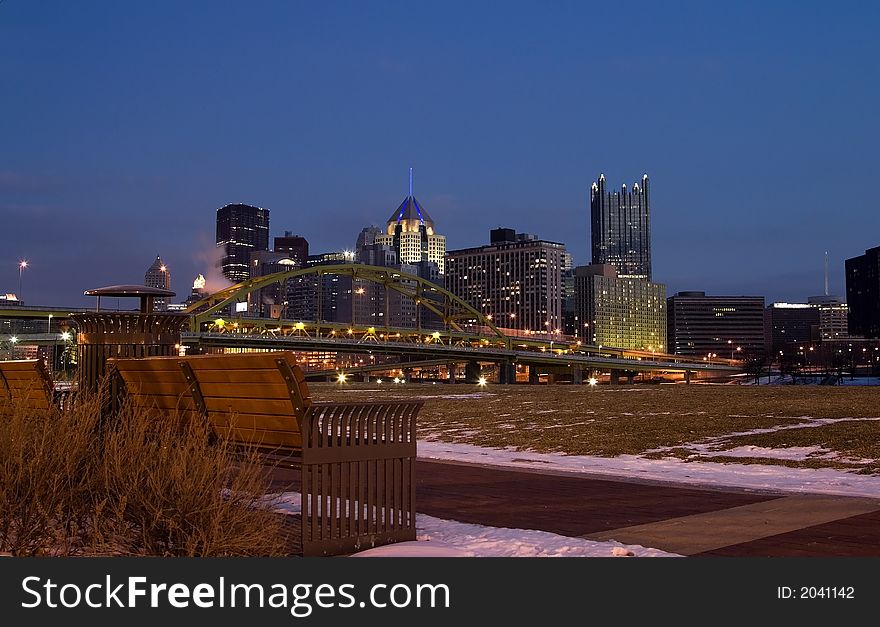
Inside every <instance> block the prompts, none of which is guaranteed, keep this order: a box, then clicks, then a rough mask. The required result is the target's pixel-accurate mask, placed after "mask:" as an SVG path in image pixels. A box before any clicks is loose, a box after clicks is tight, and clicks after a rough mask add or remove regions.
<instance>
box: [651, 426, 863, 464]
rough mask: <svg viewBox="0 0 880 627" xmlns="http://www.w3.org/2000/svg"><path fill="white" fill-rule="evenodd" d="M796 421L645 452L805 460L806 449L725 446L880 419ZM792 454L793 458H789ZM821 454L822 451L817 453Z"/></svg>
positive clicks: (832, 454) (833, 456) (829, 453)
mask: <svg viewBox="0 0 880 627" xmlns="http://www.w3.org/2000/svg"><path fill="white" fill-rule="evenodd" d="M795 419H797V420H800V421H801V422H796V423H791V424H784V425H773V426H772V427H762V428H759V429H749V430H747V431H734V432H733V433H725V434H723V435H718V436H713V437H709V438H705V439H703V440H700V441H699V442H686V443H684V444H678V445H676V446H674V447H671V446H661V447H658V448H653V449H649V450H647V451H645V453H664V452H666V451H670V450H672V449H673V448H675V449H682V448H686V449H689V450H692V451H694V452H695V453H697V454H699V455H708V456H712V455H715V456H718V455H726V454H727V453H728V452H729V451H733V450H737V449H741V448H751V449H754V450H765V451H773V452H778V453H779V454H778V455H774V454H769V453H767V454H763V455H733V456H734V457H773V458H775V459H793V460H798V459H799V460H803V459H807V457H798V456H797V455H798V454H799V453H798V451H799V450H800V448H805V447H787V448H785V447H783V448H776V449H761V447H758V446H754V447H737V448H736V449H733V448H731V449H726V450H725V449H724V446H725V445H726V444H727V443H728V442H729V441H730V440H731V438H737V437H742V436H749V435H764V434H767V433H776V432H778V431H786V430H788V429H809V428H812V427H823V426H825V425H830V424H836V423H841V422H861V421H868V422H871V421H876V420H880V418H876V417H875V418H813V417H812V416H796V417H795ZM787 452H790V454H791V455H793V456H788V455H789V453H787ZM816 452H820V451H816ZM821 452H823V453H827V455H824V456H823V459H837V460H839V461H845V460H846V459H847V458H844V457H842V456H840V455H839V454H838V453H835V452H834V451H830V450H827V449H822V451H821ZM805 454H809V452H805ZM871 461H873V460H857V461H856V462H855V463H860V464H861V463H870V462H871Z"/></svg>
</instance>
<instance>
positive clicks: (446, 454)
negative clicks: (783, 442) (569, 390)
mask: <svg viewBox="0 0 880 627" xmlns="http://www.w3.org/2000/svg"><path fill="white" fill-rule="evenodd" d="M418 450H419V457H421V458H425V459H440V460H450V461H460V462H471V463H477V464H489V465H493V466H510V467H514V468H530V469H541V470H553V471H563V472H575V473H586V474H594V475H606V476H611V477H625V478H632V479H645V480H649V481H663V482H672V483H684V484H692V485H709V486H713V485H714V486H727V487H740V488H749V489H753V490H766V491H773V492H812V493H822V494H839V495H845V496H866V497H874V498H880V476H874V475H858V474H855V473H852V472H847V471H845V470H837V469H834V468H788V467H785V466H778V465H773V466H771V465H762V464H732V463H726V464H721V463H717V462H704V461H687V462H686V461H683V460H681V459H678V458H674V457H664V458H662V459H646V458H644V457H641V456H639V455H618V456H617V457H594V456H589V455H564V454H561V453H534V452H528V451H513V450H510V449H509V448H508V449H489V448H481V447H479V446H474V445H472V444H450V443H447V442H427V441H422V440H419V443H418Z"/></svg>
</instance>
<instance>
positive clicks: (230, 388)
mask: <svg viewBox="0 0 880 627" xmlns="http://www.w3.org/2000/svg"><path fill="white" fill-rule="evenodd" d="M199 388H200V389H201V390H202V396H204V397H205V399H208V398H243V399H245V398H253V399H261V398H262V399H275V400H286V401H287V403H288V405H290V391H289V390H288V389H287V385H285V384H284V383H283V382H274V383H203V382H202V381H201V380H199ZM288 411H289V407H288Z"/></svg>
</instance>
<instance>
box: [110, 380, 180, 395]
mask: <svg viewBox="0 0 880 627" xmlns="http://www.w3.org/2000/svg"><path fill="white" fill-rule="evenodd" d="M125 384H126V387H127V389H128V391H129V394H132V395H139V396H180V395H186V396H189V385H188V384H187V382H186V380H185V379H184V378H183V376H182V375H181V377H180V381H152V380H151V379H148V378H144V379H140V380H137V379H133V380H125Z"/></svg>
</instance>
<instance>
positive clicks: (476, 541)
mask: <svg viewBox="0 0 880 627" xmlns="http://www.w3.org/2000/svg"><path fill="white" fill-rule="evenodd" d="M272 505H273V509H274V510H275V511H276V512H279V513H284V514H299V513H300V511H301V497H300V493H299V492H285V493H283V494H280V495H277V497H275V498H273V499H272ZM416 537H417V539H418V541H417V542H401V543H397V544H393V545H389V546H384V547H377V548H375V549H369V550H367V551H363V552H361V553H359V554H357V556H361V557H617V556H626V555H632V556H635V557H679V556H678V555H676V554H675V553H667V552H665V551H661V550H659V549H651V548H645V547H643V546H639V545H628V544H621V543H620V542H614V541H608V542H597V541H593V540H585V539H583V538H570V537H568V536H560V535H557V534H555V533H548V532H546V531H535V530H532V529H508V528H502V527H487V526H485V525H473V524H469V523H462V522H457V521H454V520H443V519H442V518H435V517H434V516H428V515H427V514H416Z"/></svg>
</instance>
